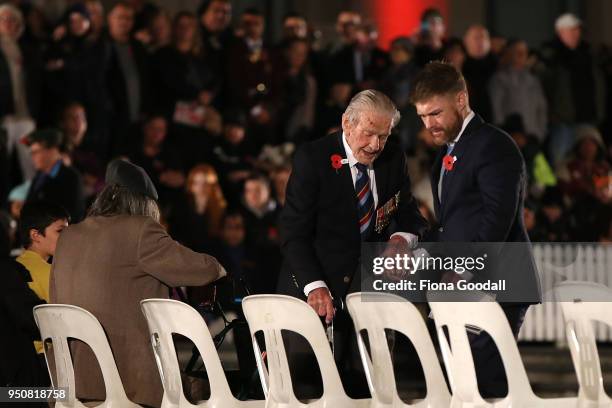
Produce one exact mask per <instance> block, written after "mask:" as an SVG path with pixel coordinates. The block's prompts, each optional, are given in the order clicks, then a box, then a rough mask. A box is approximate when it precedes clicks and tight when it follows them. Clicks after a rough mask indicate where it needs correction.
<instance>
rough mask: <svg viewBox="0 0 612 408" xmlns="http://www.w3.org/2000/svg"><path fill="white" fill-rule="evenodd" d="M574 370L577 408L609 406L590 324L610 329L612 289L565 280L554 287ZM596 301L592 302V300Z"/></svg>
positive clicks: (595, 284)
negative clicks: (601, 325) (576, 382)
mask: <svg viewBox="0 0 612 408" xmlns="http://www.w3.org/2000/svg"><path fill="white" fill-rule="evenodd" d="M555 296H556V299H558V300H559V302H560V305H561V310H562V311H563V317H564V318H565V330H566V335H567V342H568V344H569V348H570V352H571V355H572V361H573V362H574V369H575V370H576V376H577V377H578V385H579V390H578V401H579V407H581V408H586V407H589V408H590V407H593V408H595V407H612V401H611V400H610V398H609V397H608V395H607V394H606V391H605V389H604V386H603V377H602V372H601V364H600V361H599V353H598V352H597V342H596V339H595V330H594V328H593V322H601V323H605V324H607V325H608V326H611V327H612V303H610V302H612V290H610V289H609V288H608V287H606V286H603V285H599V284H597V283H592V282H571V281H566V282H563V283H560V284H558V285H557V286H555ZM594 300H595V301H594Z"/></svg>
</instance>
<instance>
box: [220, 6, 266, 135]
mask: <svg viewBox="0 0 612 408" xmlns="http://www.w3.org/2000/svg"><path fill="white" fill-rule="evenodd" d="M264 28H265V21H264V16H263V14H262V13H261V11H259V10H257V9H254V8H249V9H246V10H245V11H244V12H243V13H242V14H241V15H240V21H239V26H238V29H237V32H238V33H239V34H240V38H239V39H237V40H236V41H235V42H234V43H233V44H232V46H231V48H230V50H229V56H228V58H229V61H228V67H227V68H228V72H227V86H228V91H229V102H230V103H231V104H232V105H236V106H242V107H245V108H248V109H251V108H253V107H255V106H257V107H258V108H257V109H253V111H252V112H251V116H253V118H254V119H256V120H257V121H258V122H259V123H261V124H263V123H265V122H269V120H270V113H269V112H266V109H265V108H266V107H265V106H264V104H263V101H265V99H266V97H267V96H269V95H270V92H271V91H272V90H271V89H270V83H271V80H272V61H271V58H270V53H269V50H268V48H267V46H266V45H265V44H264V41H263V34H264Z"/></svg>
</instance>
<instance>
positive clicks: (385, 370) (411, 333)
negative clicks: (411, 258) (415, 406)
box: [346, 293, 450, 408]
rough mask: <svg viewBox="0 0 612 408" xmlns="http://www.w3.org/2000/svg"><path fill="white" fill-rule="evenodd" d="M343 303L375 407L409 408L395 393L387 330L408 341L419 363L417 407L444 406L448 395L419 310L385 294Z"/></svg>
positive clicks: (355, 296)
mask: <svg viewBox="0 0 612 408" xmlns="http://www.w3.org/2000/svg"><path fill="white" fill-rule="evenodd" d="M346 304H347V307H348V310H349V313H350V314H351V317H352V319H353V323H354V324H355V330H356V332H357V341H358V344H359V352H360V354H361V360H362V362H363V365H364V368H365V370H366V377H367V379H368V385H369V387H370V392H371V394H372V400H373V401H375V402H376V403H377V404H378V405H377V406H380V407H383V406H389V407H391V406H392V407H401V406H403V407H410V406H411V405H408V404H405V403H404V402H403V401H402V400H401V399H400V398H399V395H398V393H397V389H396V385H395V384H396V381H395V374H394V371H393V361H392V359H391V353H390V351H389V346H388V343H387V337H386V333H385V329H391V330H395V331H397V332H399V333H401V334H403V335H404V336H406V337H407V338H409V339H410V340H411V342H412V344H413V345H414V348H415V350H416V351H417V354H418V355H419V358H420V360H421V365H422V367H423V372H424V374H425V383H426V385H427V396H426V398H425V402H423V401H421V402H420V403H419V404H420V405H419V406H427V407H440V408H442V407H444V408H446V407H448V406H449V403H450V393H449V391H448V387H447V386H446V382H445V380H444V375H443V373H442V368H441V367H440V363H439V361H438V356H437V354H436V350H435V348H434V345H433V343H432V341H431V337H430V336H429V332H428V330H427V326H426V325H425V322H424V321H423V318H422V316H421V314H420V313H419V310H418V309H417V308H416V307H415V306H414V305H413V304H412V303H410V302H408V301H407V300H405V299H404V298H402V297H399V296H396V295H392V294H387V293H352V294H350V295H349V296H347V298H346ZM364 329H365V330H366V331H367V334H368V342H369V346H370V353H371V358H370V355H369V354H368V352H367V350H366V348H365V344H364V341H363V338H362V336H361V335H360V332H361V331H362V330H364Z"/></svg>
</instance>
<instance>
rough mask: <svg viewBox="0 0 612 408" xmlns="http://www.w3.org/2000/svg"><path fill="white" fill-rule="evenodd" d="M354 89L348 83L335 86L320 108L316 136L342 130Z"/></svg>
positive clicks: (331, 88)
mask: <svg viewBox="0 0 612 408" xmlns="http://www.w3.org/2000/svg"><path fill="white" fill-rule="evenodd" d="M352 89H353V87H352V86H351V84H349V83H346V82H340V83H336V84H333V85H332V86H331V87H330V89H329V90H328V91H327V92H328V95H327V98H326V99H325V101H324V102H323V104H321V106H320V107H319V112H318V114H317V125H316V129H317V130H316V131H315V134H316V135H327V134H329V133H332V132H335V131H337V130H338V129H340V122H341V120H342V114H343V113H344V110H345V109H346V107H347V106H348V104H349V101H350V99H351V96H352V95H353V93H352Z"/></svg>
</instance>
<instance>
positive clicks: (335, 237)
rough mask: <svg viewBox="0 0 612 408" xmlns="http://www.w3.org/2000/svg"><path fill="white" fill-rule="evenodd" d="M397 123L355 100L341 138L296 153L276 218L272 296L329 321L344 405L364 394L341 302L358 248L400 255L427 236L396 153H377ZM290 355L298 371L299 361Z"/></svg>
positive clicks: (351, 283)
mask: <svg viewBox="0 0 612 408" xmlns="http://www.w3.org/2000/svg"><path fill="white" fill-rule="evenodd" d="M399 116H400V115H399V112H398V111H397V109H396V108H395V106H394V105H393V103H392V102H391V100H390V99H389V98H388V97H387V96H385V95H384V94H382V93H381V92H378V91H374V90H366V91H362V92H360V93H358V94H357V95H356V96H355V97H354V98H353V99H352V100H351V102H350V104H349V106H348V107H347V109H346V111H345V113H344V115H343V116H342V133H336V134H331V135H328V136H325V137H323V138H321V139H319V140H316V141H313V142H310V143H307V144H305V145H303V146H302V147H301V149H299V150H298V152H297V153H296V155H295V158H294V162H293V172H292V174H291V177H290V179H289V183H288V186H287V195H286V204H285V207H284V209H283V212H282V213H281V217H280V232H281V243H282V250H283V254H284V263H283V267H282V271H281V273H280V277H279V285H278V291H279V292H280V293H284V294H289V295H292V296H295V297H298V298H300V299H305V300H307V301H308V304H309V305H311V306H312V307H313V309H314V310H315V311H316V312H317V313H318V314H319V315H320V316H321V317H324V318H325V320H326V322H327V323H330V322H331V321H332V319H333V321H334V327H335V328H334V331H335V334H334V341H333V344H334V349H335V357H336V360H337V363H338V367H339V369H340V373H341V377H342V380H343V382H344V385H345V387H346V388H347V391H348V393H349V395H350V396H352V397H362V396H364V393H365V394H367V386H366V385H365V381H362V382H361V383H360V382H359V380H361V379H363V373H361V374H358V373H357V374H355V373H356V372H358V371H359V367H360V363H359V360H358V357H357V355H356V353H354V351H355V347H356V342H355V336H354V330H353V326H352V322H351V320H350V317H349V316H348V313H347V312H346V311H345V310H343V307H342V302H343V299H344V298H345V297H346V295H347V293H349V292H352V291H356V290H359V288H360V279H359V274H358V273H357V270H358V267H359V261H360V257H361V248H362V246H361V245H362V243H364V242H385V241H388V240H390V241H392V242H394V243H397V244H398V245H400V246H401V245H403V246H405V247H408V246H410V245H414V244H415V243H416V241H417V240H418V239H419V237H421V236H422V235H423V234H424V232H425V230H426V228H427V222H426V221H425V219H424V218H423V217H422V216H421V214H420V213H419V210H418V208H417V205H416V202H415V199H414V197H413V196H412V193H411V191H410V178H409V177H408V173H407V168H406V159H405V156H404V154H403V152H402V151H401V150H400V149H397V148H396V147H395V146H389V147H387V148H386V149H385V145H386V143H387V139H388V138H389V135H390V133H391V130H392V129H393V127H394V126H395V125H396V124H397V122H398V120H399ZM335 306H336V307H335ZM290 343H291V342H290ZM289 345H290V348H291V344H289ZM290 354H292V356H290V358H292V359H294V360H295V361H300V364H301V367H305V366H306V365H305V364H307V363H304V364H302V362H303V360H301V359H300V358H298V357H296V355H298V354H299V353H292V352H291V353H290ZM311 371H312V370H299V372H297V373H296V374H297V375H299V374H307V373H309V372H311ZM294 384H298V385H301V383H300V382H298V381H294Z"/></svg>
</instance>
